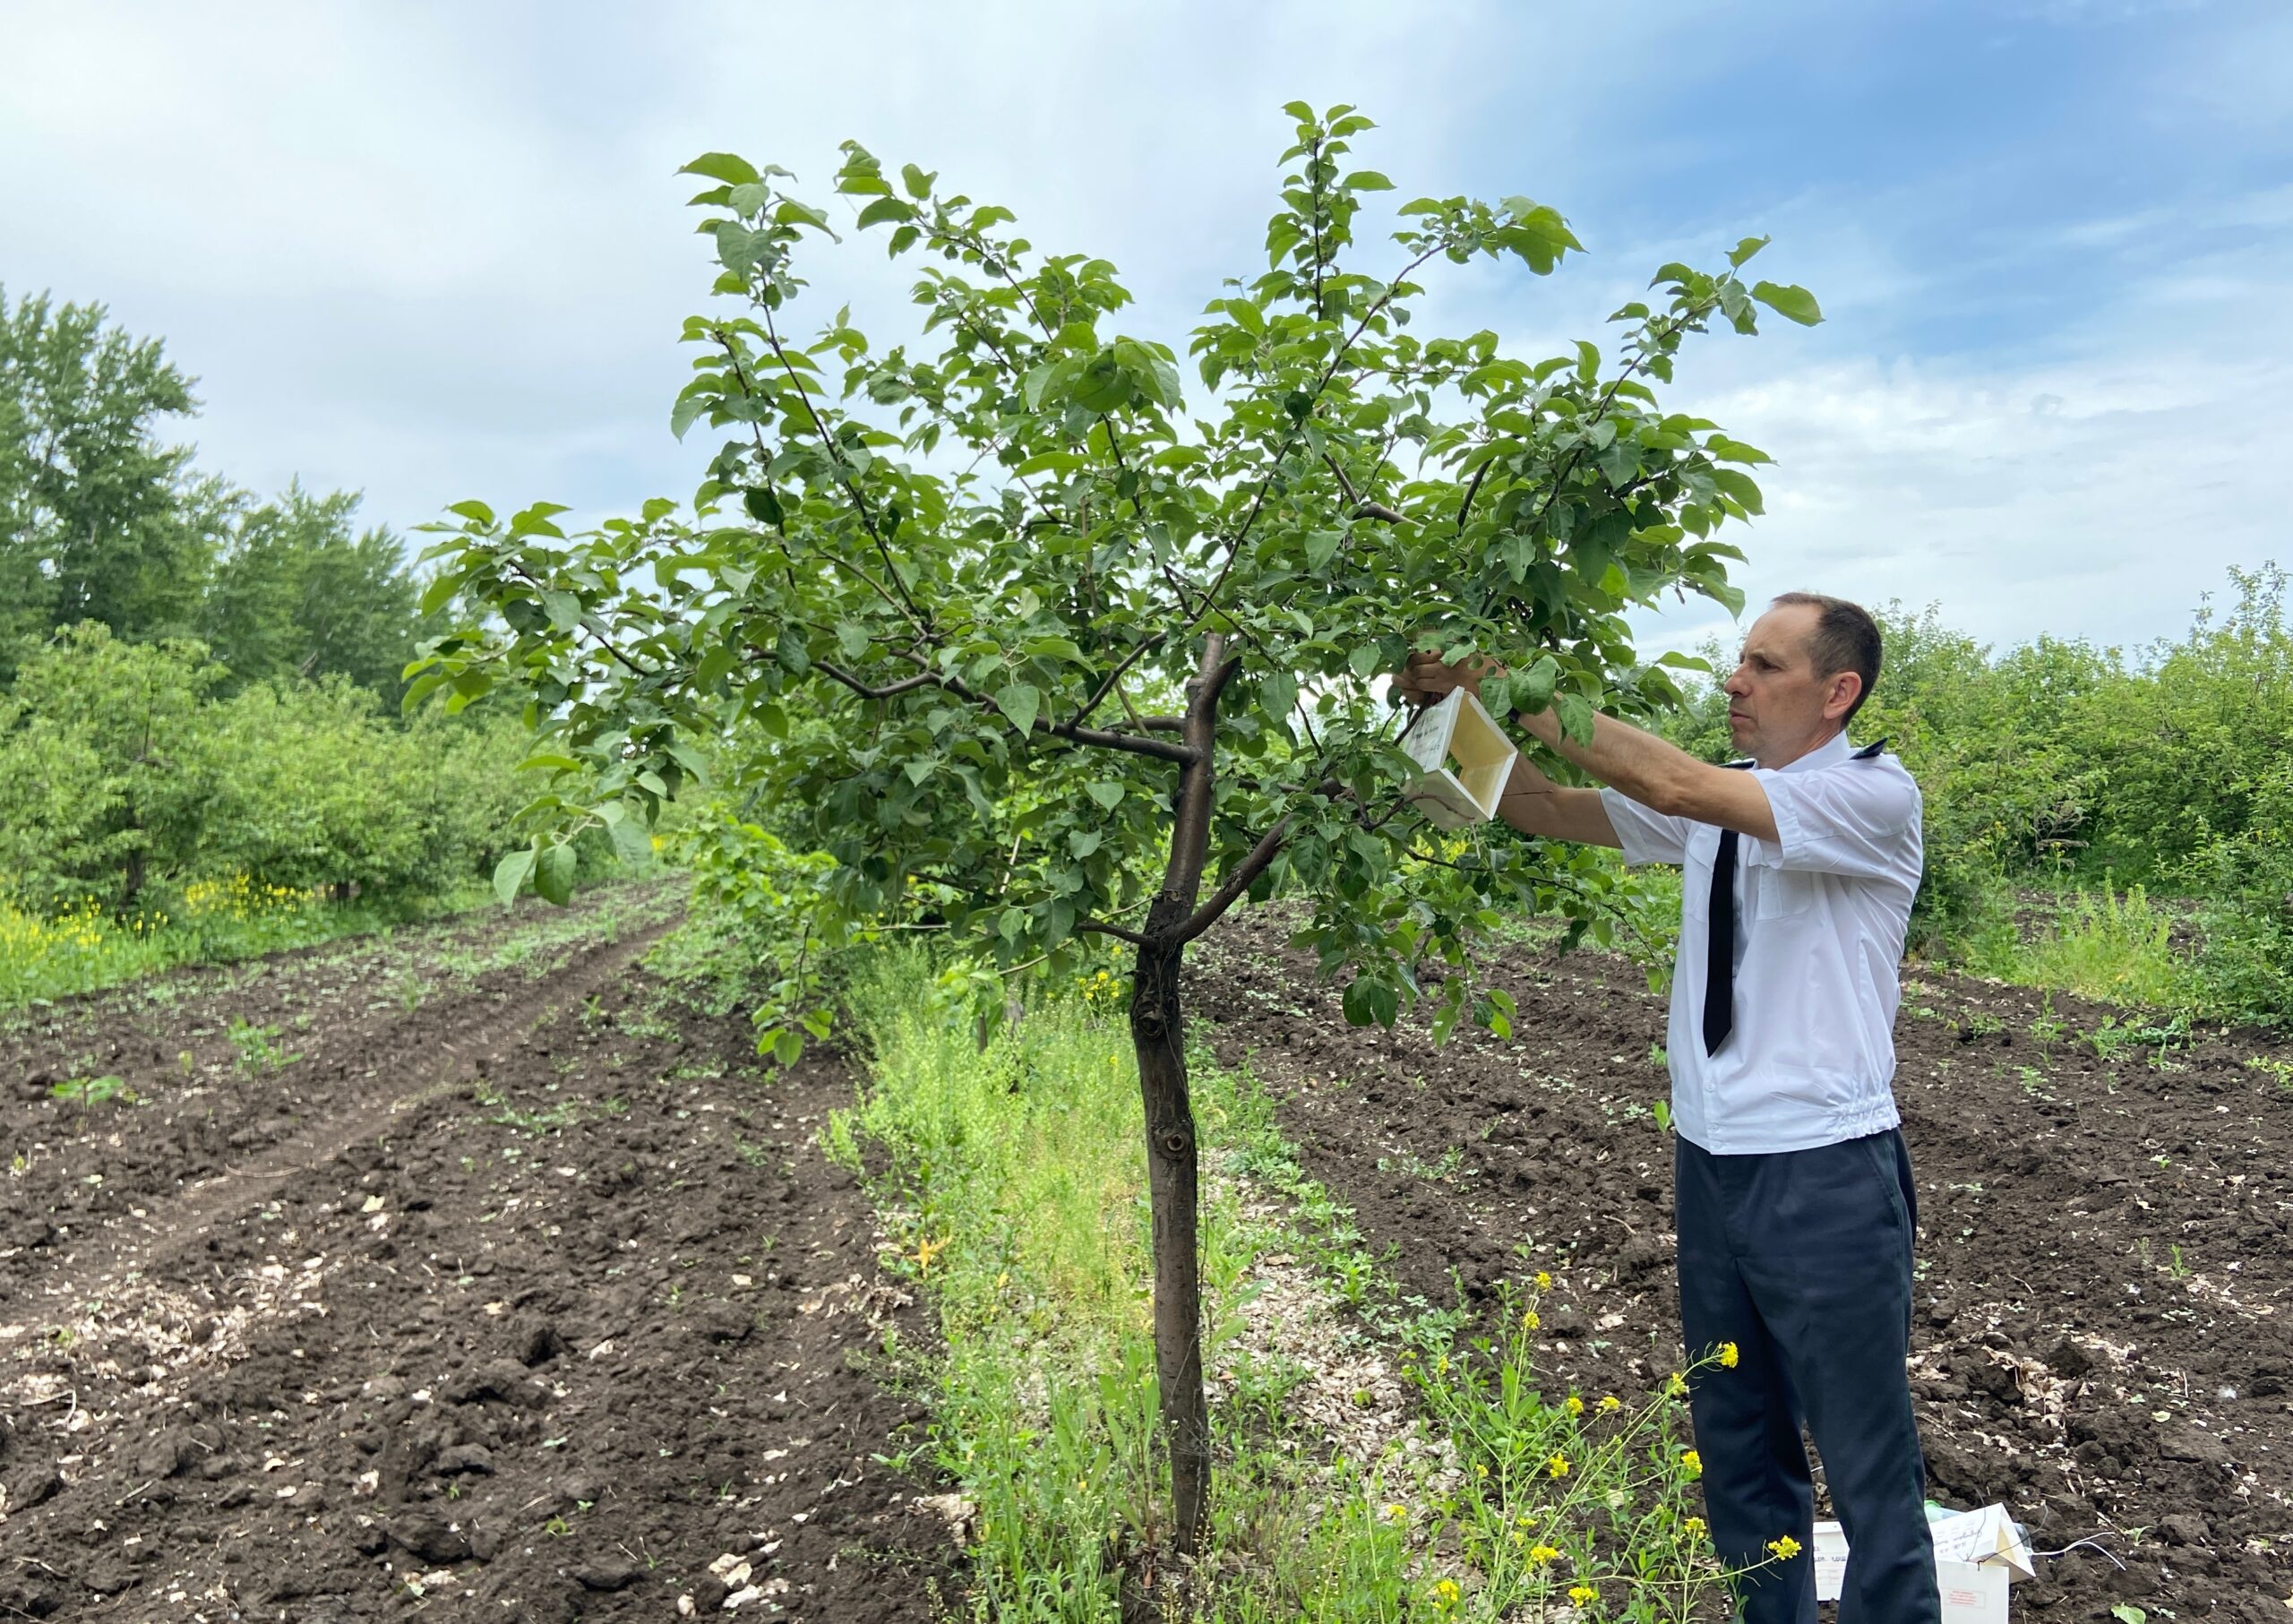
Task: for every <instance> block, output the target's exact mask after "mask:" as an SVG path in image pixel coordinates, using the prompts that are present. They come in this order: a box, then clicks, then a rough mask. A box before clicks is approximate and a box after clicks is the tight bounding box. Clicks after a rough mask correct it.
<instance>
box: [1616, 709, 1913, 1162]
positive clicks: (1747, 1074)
mask: <svg viewBox="0 0 2293 1624" xmlns="http://www.w3.org/2000/svg"><path fill="white" fill-rule="evenodd" d="M1751 770H1752V772H1753V774H1754V776H1755V777H1756V778H1758V779H1759V781H1760V783H1761V785H1762V786H1763V787H1765V789H1766V791H1767V799H1768V804H1769V805H1770V806H1771V807H1772V808H1773V811H1774V814H1775V829H1776V833H1777V835H1778V837H1779V838H1778V840H1777V841H1776V842H1775V843H1774V844H1770V843H1769V842H1767V841H1765V840H1756V839H1754V838H1752V837H1750V836H1749V835H1745V836H1741V837H1739V838H1738V840H1737V843H1736V849H1737V872H1736V888H1737V889H1736V918H1737V931H1736V942H1735V960H1736V975H1735V1029H1734V1031H1733V1032H1732V1033H1731V1034H1730V1036H1729V1038H1728V1041H1727V1042H1726V1043H1724V1044H1722V1045H1721V1048H1720V1053H1717V1054H1713V1055H1706V1054H1705V1053H1704V1031H1703V1024H1704V1023H1703V1015H1704V983H1705V955H1706V951H1707V943H1708V941H1709V938H1710V923H1711V921H1710V915H1711V906H1712V866H1713V861H1714V860H1715V858H1716V857H1717V856H1718V855H1719V850H1720V833H1721V831H1720V829H1719V828H1718V826H1717V825H1714V824H1709V823H1698V822H1696V821H1692V820H1690V819H1687V818H1675V817H1669V816H1666V815H1665V814H1663V813H1662V812H1652V811H1650V810H1649V809H1648V808H1647V807H1645V806H1643V805H1641V804H1640V803H1638V802H1636V801H1634V800H1632V799H1631V798H1630V797H1629V796H1627V795H1621V794H1619V792H1617V791H1615V790H1613V789H1604V790H1602V792H1601V798H1602V802H1603V803H1604V804H1605V805H1606V806H1607V808H1608V813H1609V821H1610V823H1612V824H1614V825H1615V827H1616V832H1617V835H1618V837H1619V839H1620V840H1621V841H1622V842H1623V846H1624V859H1625V861H1626V862H1627V863H1628V864H1645V863H1676V864H1679V865H1680V867H1681V869H1682V871H1683V872H1682V874H1681V890H1682V897H1681V906H1680V940H1679V952H1678V955H1677V957H1676V958H1675V960H1674V963H1673V968H1672V1006H1671V1015H1670V1031H1669V1035H1668V1037H1667V1040H1666V1050H1667V1053H1668V1054H1669V1056H1670V1070H1671V1074H1672V1125H1673V1127H1674V1128H1675V1129H1676V1130H1678V1131H1679V1133H1680V1135H1681V1136H1682V1137H1683V1138H1685V1139H1688V1140H1690V1141H1691V1142H1692V1143H1694V1144H1696V1145H1699V1146H1701V1147H1703V1148H1705V1150H1708V1151H1711V1152H1713V1154H1714V1155H1718V1156H1737V1155H1751V1154H1756V1153H1765V1152H1772V1151H1781V1150H1808V1149H1812V1148H1814V1147H1816V1146H1818V1145H1832V1144H1836V1143H1838V1142H1839V1141H1841V1140H1842V1139H1859V1138H1861V1137H1862V1136H1863V1135H1865V1134H1870V1133H1877V1132H1879V1131H1881V1130H1884V1129H1888V1128H1892V1127H1894V1125H1895V1124H1896V1123H1897V1122H1899V1121H1901V1120H1902V1118H1901V1116H1900V1115H1899V1113H1897V1112H1896V1110H1895V1101H1894V1074H1895V1049H1894V1019H1895V1007H1896V1005H1897V1004H1898V1003H1900V1002H1901V1001H1902V987H1901V984H1900V981H1899V979H1898V975H1897V971H1898V967H1899V966H1900V965H1901V963H1902V946H1903V935H1904V932H1905V931H1906V929H1907V928H1908V926H1909V924H1910V922H1911V900H1912V898H1914V897H1916V896H1917V895H1918V893H1919V872H1920V869H1921V865H1922V863H1923V861H1924V857H1923V853H1922V849H1921V846H1920V841H1919V786H1918V784H1917V783H1915V782H1914V781H1913V780H1912V778H1911V775H1910V774H1909V773H1908V772H1905V771H1904V770H1903V768H1902V763H1901V762H1899V761H1897V760H1895V759H1894V757H1893V756H1889V755H1878V756H1873V757H1870V758H1868V759H1864V760H1857V759H1855V752H1854V750H1853V748H1852V747H1851V745H1850V744H1849V743H1848V742H1847V738H1846V735H1843V734H1842V735H1840V736H1838V737H1836V738H1834V739H1833V740H1832V741H1831V742H1830V743H1826V744H1823V745H1820V746H1818V747H1817V748H1816V749H1815V750H1813V751H1810V752H1808V754H1806V755H1804V756H1802V757H1800V758H1799V760H1796V761H1793V762H1792V763H1791V764H1790V765H1789V766H1787V767H1784V768H1782V769H1776V770H1770V769H1765V768H1755V769H1751Z"/></svg>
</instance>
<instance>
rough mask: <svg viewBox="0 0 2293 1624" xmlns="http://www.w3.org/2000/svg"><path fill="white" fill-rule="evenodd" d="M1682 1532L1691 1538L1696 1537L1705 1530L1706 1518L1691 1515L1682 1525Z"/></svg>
mask: <svg viewBox="0 0 2293 1624" xmlns="http://www.w3.org/2000/svg"><path fill="white" fill-rule="evenodd" d="M1680 1532H1681V1533H1682V1534H1687V1535H1688V1538H1690V1539H1695V1538H1696V1537H1697V1536H1698V1535H1700V1534H1703V1532H1704V1519H1703V1518H1702V1517H1689V1518H1688V1520H1687V1521H1686V1522H1684V1523H1682V1524H1681V1525H1680Z"/></svg>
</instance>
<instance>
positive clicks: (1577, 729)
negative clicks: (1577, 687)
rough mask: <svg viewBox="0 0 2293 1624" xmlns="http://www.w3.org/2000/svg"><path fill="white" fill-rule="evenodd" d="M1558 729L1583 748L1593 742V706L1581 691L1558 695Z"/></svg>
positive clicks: (1588, 746)
mask: <svg viewBox="0 0 2293 1624" xmlns="http://www.w3.org/2000/svg"><path fill="white" fill-rule="evenodd" d="M1559 709H1560V731H1561V732H1562V733H1564V734H1566V735H1567V736H1568V737H1569V738H1570V739H1572V740H1574V741H1575V742H1576V744H1577V745H1578V746H1579V747H1580V748H1583V749H1587V750H1589V749H1591V748H1592V744H1593V707H1592V704H1591V702H1590V701H1589V700H1586V699H1585V698H1584V695H1583V694H1581V693H1564V694H1562V695H1561V696H1560V701H1559Z"/></svg>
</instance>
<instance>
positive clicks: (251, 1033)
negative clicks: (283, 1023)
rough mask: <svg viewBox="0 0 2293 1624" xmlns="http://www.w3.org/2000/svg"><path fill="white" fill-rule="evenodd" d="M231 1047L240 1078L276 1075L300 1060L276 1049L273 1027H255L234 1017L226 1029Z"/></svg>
mask: <svg viewBox="0 0 2293 1624" xmlns="http://www.w3.org/2000/svg"><path fill="white" fill-rule="evenodd" d="M230 1038H231V1047H232V1048H234V1049H236V1050H237V1051H238V1056H239V1058H238V1070H239V1074H240V1075H241V1076H242V1077H260V1076H262V1074H263V1073H264V1072H267V1071H276V1070H279V1068H280V1067H281V1066H288V1065H292V1064H293V1063H294V1062H295V1061H298V1060H300V1059H302V1056H301V1055H299V1054H296V1053H289V1052H288V1051H287V1050H284V1049H281V1048H280V1047H279V1028H278V1027H259V1026H257V1025H256V1024H255V1023H254V1022H253V1021H251V1020H248V1019H246V1018H244V1017H241V1016H234V1017H233V1018H232V1020H231V1027H230Z"/></svg>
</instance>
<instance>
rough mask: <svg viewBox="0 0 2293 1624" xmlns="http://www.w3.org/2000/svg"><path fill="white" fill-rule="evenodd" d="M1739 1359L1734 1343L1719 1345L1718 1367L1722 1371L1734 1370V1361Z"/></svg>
mask: <svg viewBox="0 0 2293 1624" xmlns="http://www.w3.org/2000/svg"><path fill="white" fill-rule="evenodd" d="M1739 1357H1740V1355H1739V1353H1737V1352H1736V1345H1735V1344H1734V1343H1732V1342H1723V1343H1722V1344H1721V1345H1720V1366H1721V1368H1722V1370H1728V1371H1732V1370H1734V1369H1735V1368H1736V1361H1737V1360H1738V1358H1739Z"/></svg>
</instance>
